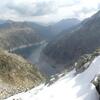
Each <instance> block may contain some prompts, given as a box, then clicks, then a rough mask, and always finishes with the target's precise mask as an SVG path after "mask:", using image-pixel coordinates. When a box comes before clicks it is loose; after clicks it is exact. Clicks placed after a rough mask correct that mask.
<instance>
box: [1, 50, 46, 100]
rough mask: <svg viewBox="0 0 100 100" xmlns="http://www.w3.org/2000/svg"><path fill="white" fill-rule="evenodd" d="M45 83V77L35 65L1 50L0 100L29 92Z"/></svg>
mask: <svg viewBox="0 0 100 100" xmlns="http://www.w3.org/2000/svg"><path fill="white" fill-rule="evenodd" d="M44 81H45V78H44V76H43V75H42V74H41V73H40V72H39V70H38V69H37V68H36V66H35V65H32V64H30V63H29V62H28V61H26V60H25V59H23V58H22V57H20V56H17V55H16V54H11V53H8V52H7V51H4V50H1V49H0V100H4V99H5V98H7V97H9V96H12V95H14V94H16V93H19V92H24V91H27V90H29V89H31V88H33V87H35V86H37V85H39V84H40V83H42V82H44Z"/></svg>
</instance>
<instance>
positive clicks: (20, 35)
mask: <svg viewBox="0 0 100 100" xmlns="http://www.w3.org/2000/svg"><path fill="white" fill-rule="evenodd" d="M33 25H34V24H32V23H28V22H13V21H7V22H5V23H3V24H0V47H1V48H4V49H10V48H15V47H19V46H22V45H28V44H33V43H36V42H40V41H41V40H43V38H42V37H41V36H40V35H39V27H38V26H36V25H34V26H33ZM35 27H36V28H35Z"/></svg>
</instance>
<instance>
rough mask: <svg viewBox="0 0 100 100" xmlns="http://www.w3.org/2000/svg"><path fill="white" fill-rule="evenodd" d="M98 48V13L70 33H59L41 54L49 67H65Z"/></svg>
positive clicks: (99, 40)
mask: <svg viewBox="0 0 100 100" xmlns="http://www.w3.org/2000/svg"><path fill="white" fill-rule="evenodd" d="M99 47H100V11H99V12H97V13H96V14H95V15H93V16H92V17H91V18H88V19H86V20H84V21H82V22H81V23H80V24H78V25H77V26H75V27H73V28H71V30H70V31H68V30H65V31H64V32H61V33H60V35H59V36H58V37H57V38H55V39H54V40H53V41H51V42H50V43H49V44H48V45H47V46H46V48H45V49H44V51H43V52H44V55H45V56H46V57H47V58H48V62H49V63H50V64H51V65H53V66H57V65H61V66H66V67H67V65H70V64H72V63H73V62H75V61H76V60H77V59H78V58H79V57H80V56H81V55H83V54H87V53H91V52H93V51H94V50H95V49H96V48H99ZM61 66H60V67H61ZM57 67H58V66H57Z"/></svg>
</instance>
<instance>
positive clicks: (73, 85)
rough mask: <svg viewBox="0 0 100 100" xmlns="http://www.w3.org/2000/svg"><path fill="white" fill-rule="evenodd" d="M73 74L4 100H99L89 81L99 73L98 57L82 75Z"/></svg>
mask: <svg viewBox="0 0 100 100" xmlns="http://www.w3.org/2000/svg"><path fill="white" fill-rule="evenodd" d="M74 72H75V71H74V70H73V71H72V72H70V73H69V74H67V75H65V76H64V77H62V78H60V79H59V80H58V81H57V82H55V83H54V84H52V85H51V86H49V87H48V86H44V85H41V86H39V87H36V88H35V89H32V90H30V91H28V92H26V93H20V94H17V95H15V96H12V97H10V98H8V99H6V100H99V95H98V93H97V91H96V89H95V87H94V85H92V84H91V80H92V79H93V78H94V76H95V75H96V74H98V73H99V72H100V56H99V57H97V58H96V59H95V60H94V61H93V62H92V64H91V65H90V67H89V68H88V69H87V70H85V71H84V72H83V73H80V74H78V75H77V76H74Z"/></svg>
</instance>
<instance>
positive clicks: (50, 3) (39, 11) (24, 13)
mask: <svg viewBox="0 0 100 100" xmlns="http://www.w3.org/2000/svg"><path fill="white" fill-rule="evenodd" d="M0 1H1V3H0V18H1V19H13V20H30V21H38V22H44V23H48V22H54V21H58V20H61V19H64V18H78V19H81V20H82V19H84V18H86V17H89V16H91V15H92V14H94V13H95V12H97V11H98V10H99V9H100V0H0Z"/></svg>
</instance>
